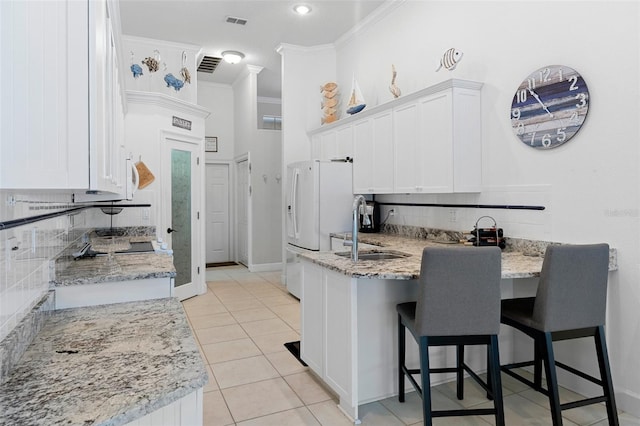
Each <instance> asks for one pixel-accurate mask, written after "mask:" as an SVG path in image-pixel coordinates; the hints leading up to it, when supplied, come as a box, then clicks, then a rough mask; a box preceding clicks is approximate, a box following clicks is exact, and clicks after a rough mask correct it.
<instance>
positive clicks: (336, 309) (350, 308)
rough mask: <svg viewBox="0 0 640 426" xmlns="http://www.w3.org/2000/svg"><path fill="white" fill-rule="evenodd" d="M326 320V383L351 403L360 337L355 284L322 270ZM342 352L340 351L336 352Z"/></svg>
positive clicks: (349, 279) (338, 274)
mask: <svg viewBox="0 0 640 426" xmlns="http://www.w3.org/2000/svg"><path fill="white" fill-rule="evenodd" d="M322 272H323V277H322V279H323V284H324V288H325V294H324V300H325V302H324V305H325V308H324V318H325V336H326V337H325V346H324V347H325V364H324V369H325V376H324V377H325V382H326V383H327V384H328V385H329V386H331V388H332V389H333V390H334V391H336V392H337V393H338V395H340V397H341V400H343V399H344V400H347V401H352V400H353V398H354V396H353V395H352V391H353V389H354V386H353V382H354V378H353V366H354V365H355V359H354V357H353V355H354V354H355V351H354V350H353V347H354V346H355V345H356V338H357V336H355V335H354V333H353V330H355V327H356V324H355V322H356V321H355V310H356V309H355V301H356V297H355V291H356V288H355V280H352V279H351V277H348V276H346V275H343V274H340V273H337V272H334V271H331V270H328V269H323V270H322ZM336 348H340V350H336Z"/></svg>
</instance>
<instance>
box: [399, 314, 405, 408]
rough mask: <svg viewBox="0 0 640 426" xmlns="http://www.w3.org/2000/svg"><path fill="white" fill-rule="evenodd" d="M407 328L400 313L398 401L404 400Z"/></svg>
mask: <svg viewBox="0 0 640 426" xmlns="http://www.w3.org/2000/svg"><path fill="white" fill-rule="evenodd" d="M405 330H406V328H405V326H404V324H403V323H402V317H401V316H400V315H398V401H400V402H404V374H405V373H404V361H405V340H406V332H405Z"/></svg>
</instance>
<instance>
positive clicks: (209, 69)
mask: <svg viewBox="0 0 640 426" xmlns="http://www.w3.org/2000/svg"><path fill="white" fill-rule="evenodd" d="M221 60H222V58H216V57H214V56H203V57H202V61H200V65H198V72H206V73H209V74H212V73H213V72H214V71H215V70H216V68H217V67H218V64H219V63H220V61H221Z"/></svg>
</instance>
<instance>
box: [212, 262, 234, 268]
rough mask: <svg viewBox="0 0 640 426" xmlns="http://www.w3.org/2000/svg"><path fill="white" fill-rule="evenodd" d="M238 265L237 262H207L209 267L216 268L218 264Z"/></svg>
mask: <svg viewBox="0 0 640 426" xmlns="http://www.w3.org/2000/svg"><path fill="white" fill-rule="evenodd" d="M233 265H237V263H236V262H219V263H207V265H206V266H207V268H216V267H218V266H233Z"/></svg>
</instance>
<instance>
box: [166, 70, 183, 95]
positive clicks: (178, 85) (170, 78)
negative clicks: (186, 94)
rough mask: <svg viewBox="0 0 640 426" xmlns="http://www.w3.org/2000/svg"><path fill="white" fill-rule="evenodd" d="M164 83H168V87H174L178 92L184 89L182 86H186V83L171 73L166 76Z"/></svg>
mask: <svg viewBox="0 0 640 426" xmlns="http://www.w3.org/2000/svg"><path fill="white" fill-rule="evenodd" d="M164 82H165V83H167V87H173V88H174V89H175V91H176V92H178V91H180V89H182V86H184V81H182V80H180V79H179V78H176V77H175V76H174V75H173V74H171V73H169V74H167V75H165V76H164Z"/></svg>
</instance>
